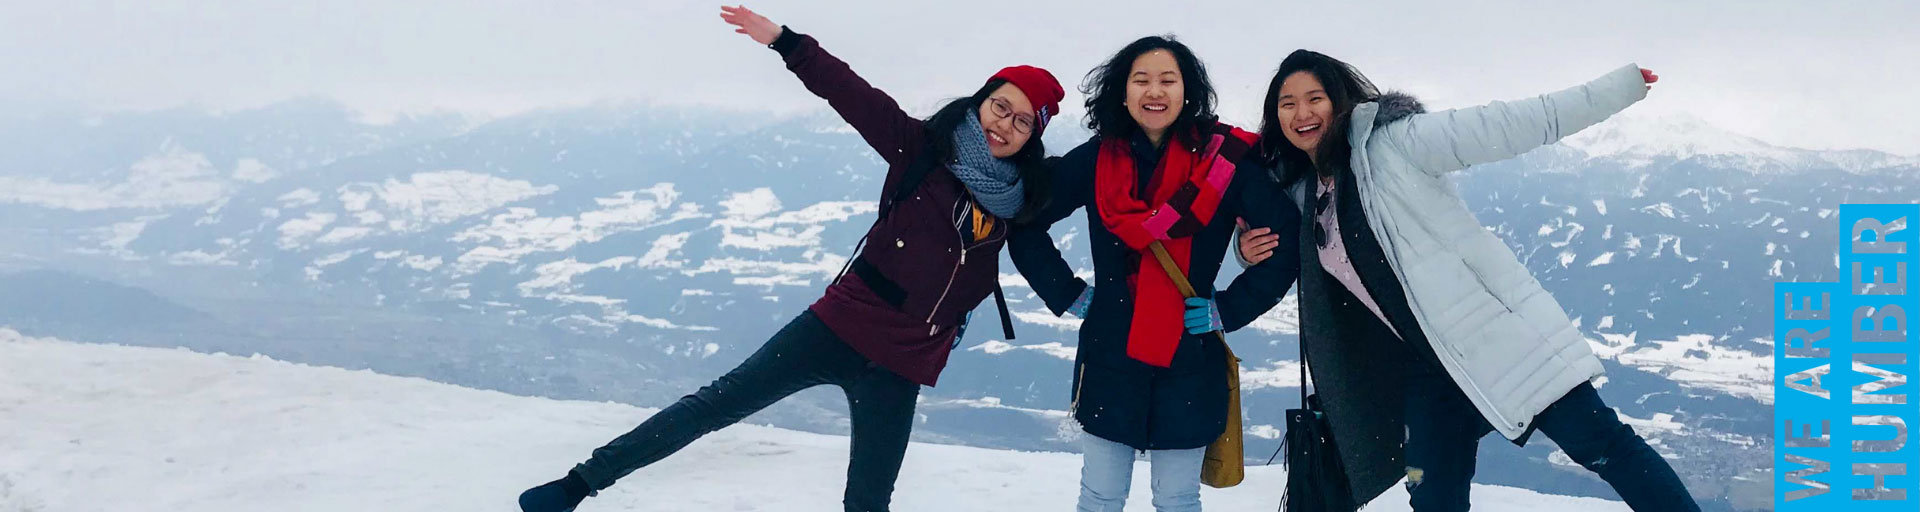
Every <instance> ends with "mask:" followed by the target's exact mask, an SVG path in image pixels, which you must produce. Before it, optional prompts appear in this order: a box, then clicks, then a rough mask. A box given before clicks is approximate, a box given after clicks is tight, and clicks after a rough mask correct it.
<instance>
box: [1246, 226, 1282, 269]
mask: <svg viewBox="0 0 1920 512" xmlns="http://www.w3.org/2000/svg"><path fill="white" fill-rule="evenodd" d="M1279 245H1280V235H1277V234H1274V233H1273V230H1272V229H1268V228H1253V229H1248V228H1247V222H1246V221H1244V220H1243V221H1240V259H1242V260H1246V262H1247V264H1248V265H1259V264H1260V262H1262V261H1266V260H1267V258H1271V257H1273V248H1274V247H1276V246H1279Z"/></svg>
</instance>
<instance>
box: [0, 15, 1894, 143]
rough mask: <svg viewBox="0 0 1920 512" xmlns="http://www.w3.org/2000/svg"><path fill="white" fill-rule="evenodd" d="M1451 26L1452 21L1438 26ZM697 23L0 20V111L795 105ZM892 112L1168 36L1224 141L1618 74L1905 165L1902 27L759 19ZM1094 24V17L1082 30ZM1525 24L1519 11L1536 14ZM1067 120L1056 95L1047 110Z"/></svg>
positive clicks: (1683, 107)
mask: <svg viewBox="0 0 1920 512" xmlns="http://www.w3.org/2000/svg"><path fill="white" fill-rule="evenodd" d="M1455 4H1457V5H1455ZM719 5H720V4H717V3H712V2H685V1H680V0H645V1H642V0H547V1H506V0H407V1H391V0H389V1H368V2H360V1H314V0H279V1H253V2H242V1H227V0H208V1H184V0H176V1H126V2H106V1H90V0H62V1H42V0H0V70H3V71H0V104H3V105H8V106H9V107H8V108H21V107H20V105H61V106H79V107H87V108H100V109H151V108H163V107H172V106H179V105H194V106H202V107H206V108H212V109H232V108H245V107H250V106H258V105H263V104H267V103H272V102H274V101H279V100H283V99H288V98H293V97H301V96H321V97H329V98H334V99H337V100H339V101H341V102H343V103H345V104H347V105H349V106H351V107H353V108H356V109H359V110H362V111H364V112H367V113H368V114H369V116H370V117H372V118H380V117H385V116H389V115H392V114H394V113H399V112H413V111H427V110H433V109H453V110H460V111H467V112H474V113H481V114H486V115H506V114H512V113H515V112H520V111H524V110H527V109H530V108H540V107H548V106H568V105H580V104H585V103H590V102H594V101H599V100H615V101H639V102H651V103H663V104H687V105H703V106H713V107H716V108H726V109H733V110H742V109H770V110H773V111H777V112H783V113H791V112H797V111H802V110H805V109H817V108H821V107H822V106H824V104H823V103H822V102H820V101H818V100H816V99H813V98H811V97H810V96H809V95H808V94H807V93H806V91H805V90H804V89H802V88H800V87H799V85H798V83H797V82H796V81H795V80H794V79H793V78H792V77H791V76H790V75H788V74H787V72H786V71H785V69H783V68H782V67H781V65H780V61H779V58H778V56H777V55H775V54H774V53H773V52H771V51H769V50H766V49H765V48H762V47H760V46H758V45H756V44H754V43H753V42H752V41H750V40H748V39H747V37H746V36H743V35H739V34H734V33H733V32H732V31H731V30H730V27H728V26H727V25H725V24H724V23H722V22H721V21H720V19H719V16H718V12H719V9H718V6H719ZM748 6H749V7H752V8H754V9H756V10H758V11H760V12H762V13H763V14H766V15H767V16H768V17H770V18H772V19H773V20H774V21H775V22H776V23H783V24H787V25H789V26H791V27H793V28H794V29H795V30H797V31H800V32H805V33H808V34H812V35H814V36H816V37H818V38H819V39H820V40H821V42H822V43H823V44H824V45H825V47H826V48H827V49H828V50H830V51H832V52H834V53H835V54H836V55H839V56H840V57H841V58H843V59H845V60H847V61H848V62H850V63H851V64H852V65H853V66H854V69H855V70H857V71H859V72H860V73H861V74H863V75H865V76H866V77H867V79H868V80H869V81H871V82H873V83H874V84H876V85H878V86H880V87H881V88H883V89H885V90H887V91H888V92H890V93H892V94H893V95H894V96H895V97H897V98H899V99H900V100H901V102H902V103H903V104H906V105H907V106H908V107H909V108H910V109H911V110H914V111H915V112H916V113H925V112H927V111H928V109H929V108H930V107H931V106H933V105H935V104H936V103H937V102H938V101H940V100H943V99H946V98H950V97H953V96H958V95H962V94H966V93H969V92H972V90H973V89H974V87H975V86H976V84H978V83H979V82H980V81H981V80H982V79H983V78H984V77H986V76H987V75H989V74H991V73H992V72H993V71H994V70H996V69H998V68H999V67H1000V66H1004V65H1008V64H1014V63H1026V64H1034V65H1038V66H1042V67H1046V68H1048V69H1051V70H1053V71H1054V73H1055V74H1056V75H1057V76H1059V77H1060V78H1061V79H1062V81H1064V82H1068V84H1067V85H1068V88H1069V89H1071V88H1073V86H1074V85H1077V84H1078V82H1079V81H1080V79H1081V77H1082V76H1083V75H1084V74H1085V73H1086V72H1087V70H1088V69H1090V68H1091V67H1093V66H1094V65H1095V64H1097V63H1098V62H1099V61H1100V60H1101V59H1102V58H1104V57H1106V56H1107V55H1110V54H1111V52H1113V51H1114V50H1117V49H1118V48H1119V47H1120V46H1121V45H1123V44H1125V43H1126V42H1127V41H1130V40H1132V39H1133V38H1136V37H1139V36H1142V35H1147V34H1161V33H1173V34H1176V35H1177V36H1179V37H1180V38H1181V39H1182V40H1184V41H1186V42H1187V43H1188V44H1189V45H1191V46H1192V47H1193V48H1194V50H1195V51H1196V52H1197V53H1199V55H1200V56H1201V58H1202V59H1204V60H1205V61H1206V63H1207V65H1208V67H1209V68H1210V69H1211V70H1212V71H1213V73H1214V78H1215V81H1216V85H1217V86H1218V88H1219V90H1220V93H1221V95H1222V99H1223V100H1224V106H1223V111H1222V114H1223V115H1224V116H1226V117H1227V118H1228V119H1229V120H1235V121H1240V122H1243V123H1248V124H1251V123H1250V122H1251V121H1253V120H1257V112H1256V110H1257V108H1258V105H1259V100H1260V98H1259V95H1260V94H1261V93H1263V92H1264V88H1265V83H1266V81H1267V79H1268V78H1270V74H1271V73H1272V71H1273V69H1274V67H1275V66H1276V65H1277V64H1278V63H1279V59H1280V58H1281V57H1283V56H1285V55H1286V54H1287V53H1288V52H1290V51H1292V50H1294V49H1296V48H1310V49H1315V50H1319V51H1322V52H1324V53H1328V54H1330V55H1333V56H1335V57H1338V58H1341V59H1343V60H1346V61H1348V62H1350V63H1352V64H1354V65H1355V66H1357V67H1359V68H1360V69H1361V71H1363V72H1365V73H1366V74H1368V75H1369V76H1370V77H1372V78H1373V79H1374V81H1375V82H1376V83H1379V84H1380V85H1381V86H1382V87H1385V88H1393V89H1402V90H1406V91H1409V92H1413V93H1415V94H1416V95H1418V96H1420V97H1422V98H1423V99H1425V100H1426V101H1427V103H1428V104H1429V105H1430V106H1434V107H1454V106H1464V105H1471V104H1478V103H1484V102H1486V101H1490V100H1496V99H1511V98H1518V97H1524V96H1529V95H1533V94H1538V93H1542V92H1547V91H1551V90H1556V89H1560V88H1563V87H1566V86H1569V85H1573V84H1576V83H1579V82H1582V81H1584V80H1587V79H1590V78H1593V77H1595V76H1597V75H1599V74H1600V73H1603V72H1605V71H1607V70H1610V69H1612V68H1614V67H1615V66H1619V65H1622V64H1626V63H1628V62H1637V63H1639V64H1640V65H1641V66H1643V67H1647V68H1652V69H1654V70H1655V71H1657V72H1659V73H1660V75H1661V77H1662V79H1663V80H1662V82H1661V84H1660V85H1659V86H1658V87H1656V88H1655V91H1654V95H1653V97H1652V98H1651V99H1649V100H1648V101H1647V102H1646V103H1643V104H1642V105H1639V106H1636V107H1634V110H1635V111H1636V112H1639V113H1648V114H1670V113H1685V114H1690V115H1694V116H1697V117H1699V118H1702V119H1705V120H1707V121H1708V122H1711V123H1714V124H1716V125H1720V126H1722V127H1725V128H1727V129H1730V130H1733V131H1736V132H1740V133H1745V134H1749V135H1753V136H1756V137H1759V138H1762V139H1764V140H1767V141H1769V142H1774V143H1777V144H1784V145H1789V146H1796V147H1809V148H1856V147H1865V148H1874V149H1880V150H1885V151H1892V152H1896V153H1903V154H1920V87H1916V86H1920V36H1915V35H1913V34H1914V33H1917V32H1920V26H1916V25H1917V24H1920V2H1914V1H1905V0H1884V1H1871V0H1859V1H1812V0H1804V1H1778V0H1747V1H1690V2H1675V1H1641V0H1631V1H1617V0H1616V1H1602V0H1595V1H1584V2H1518V1H1482V2H1434V1H1395V2H1335V1H1319V2H1298V1H1234V2H1198V3H1194V2H1176V1H1172V0H1162V1H1153V2H1141V1H1133V0H1124V1H1111V0H1109V1H1101V2H1073V3H1068V2H1043V1H1039V0H1018V1H1002V0H984V1H972V2H938V3H935V2H914V1H879V0H875V1H867V0H859V1H830V0H814V1H763V2H760V3H757V4H748ZM1094 6H1097V7H1094ZM1541 6H1545V7H1541ZM1069 101H1070V102H1073V105H1072V106H1071V107H1070V108H1069V109H1068V111H1069V112H1074V111H1077V110H1079V109H1078V108H1077V105H1078V103H1077V102H1078V101H1079V95H1078V94H1077V93H1072V94H1070V99H1069Z"/></svg>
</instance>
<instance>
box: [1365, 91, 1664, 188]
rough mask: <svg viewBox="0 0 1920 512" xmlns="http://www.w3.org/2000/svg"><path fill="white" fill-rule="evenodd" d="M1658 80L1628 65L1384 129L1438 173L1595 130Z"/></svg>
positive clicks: (1381, 139) (1388, 140)
mask: <svg viewBox="0 0 1920 512" xmlns="http://www.w3.org/2000/svg"><path fill="white" fill-rule="evenodd" d="M1658 79H1659V77H1658V76H1656V75H1654V74H1653V72H1652V71H1648V70H1645V69H1640V67H1639V66H1635V65H1627V66H1625V67H1622V68H1619V69H1616V70H1613V72H1610V73H1607V74H1606V75H1603V76H1601V77H1600V78H1598V79H1595V80H1593V81H1591V82H1587V83H1585V84H1581V85H1577V86H1574V87H1572V88H1569V89H1565V90H1562V91H1559V92H1554V93H1549V94H1544V95H1541V96H1538V97H1534V98H1529V99H1524V100H1517V101H1496V102H1493V103H1490V104H1486V105H1482V106H1478V107H1468V108H1461V109H1454V110H1447V111H1442V112H1431V113H1425V114H1417V115H1414V116H1412V117H1409V118H1407V119H1406V120H1404V121H1400V122H1396V123H1393V124H1389V125H1387V126H1385V127H1382V128H1380V129H1381V130H1382V132H1381V133H1378V134H1376V135H1375V141H1376V142H1377V143H1382V144H1392V145H1394V146H1396V147H1397V148H1398V149H1399V150H1400V151H1401V152H1402V154H1404V155H1406V156H1407V157H1408V158H1409V159H1411V161H1412V162H1413V163H1414V164H1415V165H1416V166H1418V167H1419V168H1420V169H1421V170H1423V171H1426V172H1427V173H1428V174H1433V175H1440V174H1444V173H1447V172H1451V171H1458V170H1461V169H1466V168H1467V167H1471V166H1474V165H1478V164H1483V163H1487V162H1496V161H1500V160H1506V159H1508V158H1513V157H1515V156H1519V155H1520V154H1521V153H1526V152H1528V151H1531V150H1533V149H1534V148H1537V147H1540V146H1544V145H1547V144H1552V143H1554V142H1556V141H1559V140H1560V139H1561V138H1562V137H1566V136H1568V135H1572V134H1573V133H1574V132H1578V131H1580V130H1583V129H1585V128H1586V127H1588V126H1593V125H1594V124H1595V123H1599V122H1600V121H1602V120H1605V119H1606V118H1607V116H1611V115H1613V114H1615V113H1618V112H1620V111H1621V110H1623V109H1625V108H1627V106H1629V105H1632V104H1633V103H1634V102H1637V101H1640V100H1641V99H1644V98H1646V97H1647V91H1648V90H1649V89H1651V88H1652V86H1650V85H1648V84H1652V83H1653V82H1654V81H1656V80H1658Z"/></svg>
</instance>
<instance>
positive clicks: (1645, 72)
mask: <svg viewBox="0 0 1920 512" xmlns="http://www.w3.org/2000/svg"><path fill="white" fill-rule="evenodd" d="M1640 79H1641V80H1646V81H1647V90H1649V91H1651V90H1653V83H1654V82H1658V81H1660V75H1656V74H1653V70H1651V69H1647V68H1640Z"/></svg>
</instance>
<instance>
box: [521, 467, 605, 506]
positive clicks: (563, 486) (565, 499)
mask: <svg viewBox="0 0 1920 512" xmlns="http://www.w3.org/2000/svg"><path fill="white" fill-rule="evenodd" d="M589 494H592V491H591V490H590V489H588V487H587V481H586V480H585V479H582V478H580V475H579V474H576V473H573V472H567V476H566V478H561V479H559V480H554V481H552V482H547V483H544V484H540V486H539V487H535V488H532V489H527V492H523V493H520V510H521V511H522V512H573V508H574V507H577V506H580V502H581V501H582V500H585V499H587V495H589Z"/></svg>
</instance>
